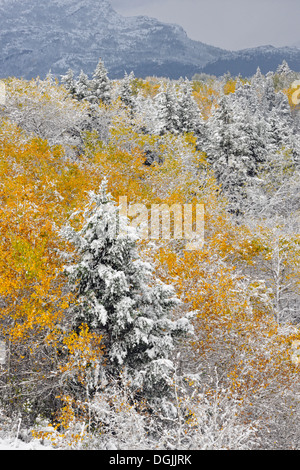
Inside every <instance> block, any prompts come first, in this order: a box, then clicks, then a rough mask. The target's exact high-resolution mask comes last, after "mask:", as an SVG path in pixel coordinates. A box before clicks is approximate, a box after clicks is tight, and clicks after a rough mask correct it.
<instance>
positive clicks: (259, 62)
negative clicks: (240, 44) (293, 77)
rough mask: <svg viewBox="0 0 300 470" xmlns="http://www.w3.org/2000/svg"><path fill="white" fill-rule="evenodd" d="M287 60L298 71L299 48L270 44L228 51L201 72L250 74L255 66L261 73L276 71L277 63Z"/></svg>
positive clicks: (299, 61)
mask: <svg viewBox="0 0 300 470" xmlns="http://www.w3.org/2000/svg"><path fill="white" fill-rule="evenodd" d="M284 60H285V61H287V62H288V64H289V66H290V68H291V69H292V70H294V71H295V72H300V49H298V48H296V47H279V48H277V47H274V46H271V45H266V46H259V47H254V48H250V49H242V50H240V51H233V52H228V54H225V55H224V56H223V57H221V58H219V59H217V60H216V61H214V62H210V63H209V64H207V65H206V66H205V67H204V68H203V72H205V73H208V74H213V75H217V76H218V75H223V74H224V73H227V72H230V73H231V74H232V75H239V74H241V75H243V76H248V77H250V76H252V75H254V74H255V72H256V70H257V67H259V68H260V70H261V72H262V73H263V74H266V73H268V72H269V71H273V72H274V71H276V69H277V67H278V65H280V64H282V62H283V61H284Z"/></svg>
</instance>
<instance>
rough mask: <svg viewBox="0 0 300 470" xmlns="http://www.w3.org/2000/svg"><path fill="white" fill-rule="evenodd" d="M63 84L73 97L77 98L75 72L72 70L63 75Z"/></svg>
mask: <svg viewBox="0 0 300 470" xmlns="http://www.w3.org/2000/svg"><path fill="white" fill-rule="evenodd" d="M61 82H62V84H63V85H64V86H65V88H66V90H67V91H68V92H69V93H70V94H71V95H72V96H75V94H76V86H75V80H74V72H73V70H72V69H71V68H70V69H69V70H68V72H67V73H66V75H62V77H61Z"/></svg>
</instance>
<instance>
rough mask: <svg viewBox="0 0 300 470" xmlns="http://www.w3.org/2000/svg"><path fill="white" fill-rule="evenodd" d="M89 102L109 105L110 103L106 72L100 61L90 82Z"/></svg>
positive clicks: (109, 88)
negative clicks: (100, 102)
mask: <svg viewBox="0 0 300 470" xmlns="http://www.w3.org/2000/svg"><path fill="white" fill-rule="evenodd" d="M91 100H93V101H96V102H99V101H102V102H103V103H106V104H109V103H110V101H111V83H110V80H109V78H108V72H107V70H106V68H105V66H104V63H103V62H102V60H101V59H99V62H98V64H97V67H96V69H95V71H94V73H93V77H92V80H91Z"/></svg>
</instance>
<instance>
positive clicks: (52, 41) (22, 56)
mask: <svg viewBox="0 0 300 470" xmlns="http://www.w3.org/2000/svg"><path fill="white" fill-rule="evenodd" d="M0 44H1V48H0V78H5V77H7V76H16V77H24V78H26V79H31V78H32V77H37V76H40V77H44V76H45V75H46V74H47V73H48V72H49V70H50V69H51V72H52V73H53V74H54V75H57V76H60V75H61V74H65V73H66V71H67V69H68V68H69V67H71V68H72V69H73V70H74V72H75V73H76V74H78V73H79V72H80V70H81V69H83V70H84V72H85V73H87V74H88V75H90V74H91V73H92V72H93V71H94V70H95V67H96V65H97V63H98V60H99V58H101V59H102V60H103V61H104V63H105V66H106V68H107V69H108V71H109V76H110V78H121V77H123V76H124V73H125V71H126V72H128V73H129V72H131V71H134V73H135V75H136V76H139V77H142V78H143V77H146V76H148V75H156V76H165V77H169V78H172V79H176V78H180V77H188V78H191V77H192V76H193V75H194V74H195V73H199V72H205V73H209V74H214V75H223V74H224V73H226V72H227V71H229V72H231V74H232V75H238V74H241V75H243V76H248V75H252V74H253V73H255V72H256V69H257V67H258V66H259V67H260V69H261V71H262V72H263V73H267V72H268V71H269V70H276V68H277V66H278V65H279V64H281V63H282V61H283V59H285V60H286V61H287V62H288V63H289V65H290V67H291V68H292V69H294V70H295V71H300V49H298V48H279V49H276V48H274V47H272V46H265V47H262V48H254V49H246V50H242V51H237V52H230V51H226V50H224V49H220V48H217V47H213V46H210V45H207V44H204V43H202V42H199V41H193V40H191V39H190V38H188V36H187V34H186V32H185V31H184V29H183V28H182V27H181V26H178V25H175V24H167V23H163V22H161V21H158V20H157V19H155V18H149V17H146V16H136V17H130V18H127V17H123V16H122V15H120V14H118V13H117V12H116V11H115V10H114V9H113V7H112V6H111V3H110V1H109V0H47V1H43V0H0Z"/></svg>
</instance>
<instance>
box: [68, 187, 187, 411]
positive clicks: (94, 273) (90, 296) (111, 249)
mask: <svg viewBox="0 0 300 470" xmlns="http://www.w3.org/2000/svg"><path fill="white" fill-rule="evenodd" d="M84 220H85V222H84V225H83V227H82V229H81V230H80V231H79V232H75V231H74V230H72V229H70V228H68V229H66V232H65V236H67V238H68V239H69V241H71V242H72V243H74V245H75V247H76V251H77V255H78V262H76V263H74V264H70V265H69V266H67V268H66V272H67V273H68V276H69V281H70V284H71V286H73V289H74V290H75V291H76V293H77V303H76V306H74V308H73V311H72V314H73V324H74V328H78V327H80V325H82V324H87V325H88V326H89V327H90V329H91V330H93V331H99V334H101V335H102V336H103V338H104V344H105V350H106V353H105V355H106V360H107V362H106V371H107V373H109V374H110V375H112V376H114V377H115V378H116V377H118V376H119V374H120V372H121V371H123V372H125V373H126V375H127V377H128V378H129V380H130V382H131V386H132V387H133V389H134V390H136V389H140V390H141V393H142V396H143V397H145V398H148V399H149V400H154V402H155V400H157V399H159V397H163V396H165V397H166V396H167V395H168V394H170V393H171V390H172V388H171V387H170V377H171V376H172V371H173V363H172V358H171V357H172V352H173V351H174V348H175V344H176V338H178V337H180V336H182V335H185V334H187V333H188V332H189V331H191V325H190V321H189V319H188V316H187V317H184V318H180V319H179V320H175V319H172V318H171V312H172V310H173V309H174V308H175V307H176V306H177V305H178V304H179V300H178V299H177V298H176V297H175V296H174V291H173V288H172V287H170V286H168V285H166V284H164V283H162V282H161V281H160V280H159V279H157V278H155V276H154V274H153V267H152V266H151V264H149V263H148V262H145V261H142V259H141V257H140V256H139V253H138V249H137V244H136V243H137V233H136V231H135V230H132V228H131V227H128V230H127V221H126V219H124V218H122V217H120V212H119V208H118V206H117V205H116V204H115V203H114V201H113V200H112V199H111V196H110V195H109V194H107V190H106V182H105V181H104V182H103V184H102V185H101V187H100V190H99V192H98V193H97V194H96V193H94V192H92V193H90V201H89V203H88V205H87V207H86V210H85V213H84Z"/></svg>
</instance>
